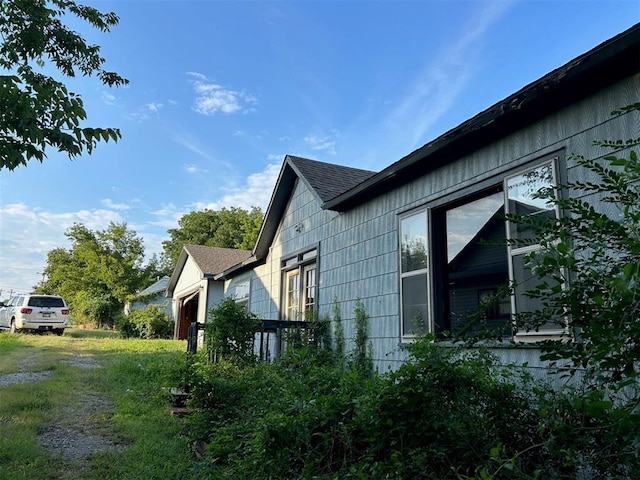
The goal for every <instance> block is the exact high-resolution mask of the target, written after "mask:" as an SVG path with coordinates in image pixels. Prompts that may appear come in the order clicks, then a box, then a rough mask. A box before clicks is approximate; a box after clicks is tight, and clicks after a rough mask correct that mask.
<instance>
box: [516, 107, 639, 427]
mask: <svg viewBox="0 0 640 480" xmlns="http://www.w3.org/2000/svg"><path fill="white" fill-rule="evenodd" d="M638 112H640V103H637V104H634V105H631V106H629V107H626V108H624V109H622V110H620V111H618V112H614V115H623V114H625V115H636V119H637V116H638ZM630 121H632V120H630ZM595 145H596V146H598V147H600V148H602V149H603V150H604V151H605V152H607V153H605V154H604V157H603V158H600V157H599V158H594V159H587V158H585V157H583V156H571V157H570V158H569V161H574V162H576V163H577V164H578V165H580V166H581V167H582V168H584V169H585V170H586V171H587V173H588V175H585V177H584V178H593V180H592V181H576V182H573V183H569V184H567V185H561V186H560V187H558V189H557V191H556V190H554V189H548V190H542V191H540V192H538V196H539V198H542V199H544V200H546V201H548V202H550V203H552V204H555V205H557V206H558V207H559V208H560V209H561V211H562V212H563V213H564V215H563V216H562V217H561V218H560V219H559V220H558V221H555V222H549V221H547V222H544V221H541V220H540V219H534V218H532V217H530V218H526V217H524V218H520V217H515V218H514V219H515V220H516V221H519V222H521V223H524V224H525V225H526V227H528V228H530V229H531V230H532V231H534V232H536V233H537V236H538V238H539V239H540V240H539V241H540V244H541V245H542V247H543V248H542V250H541V251H539V252H534V253H532V254H530V255H529V256H528V261H529V263H530V265H532V266H533V271H534V273H535V274H536V275H537V276H538V277H539V278H540V279H541V281H540V284H539V285H538V286H537V287H536V288H535V289H533V290H531V291H529V292H528V293H527V294H528V295H529V296H530V297H533V298H539V299H540V300H541V302H542V304H543V307H542V308H541V309H539V310H537V311H534V312H528V313H526V314H522V315H520V316H519V317H518V319H517V320H518V323H519V326H520V327H522V328H528V329H535V328H537V326H538V325H541V324H543V323H544V322H549V321H555V322H559V323H561V324H563V325H564V324H565V323H566V324H567V325H568V327H569V328H570V329H571V335H572V339H573V340H574V341H568V342H547V343H545V344H544V345H543V348H544V351H545V355H544V357H543V358H545V359H548V360H551V361H553V362H554V365H556V366H558V367H559V368H560V365H563V367H562V368H561V369H562V370H563V371H565V372H566V373H568V374H569V375H573V374H575V373H576V372H577V371H580V372H581V374H585V375H586V381H587V382H589V388H590V389H594V390H598V389H600V388H607V389H609V391H620V390H627V389H628V387H630V386H632V385H633V386H635V387H637V379H638V376H639V375H640V349H639V348H638V339H640V322H639V321H638V311H639V310H640V262H639V261H638V259H639V258H640V203H639V201H638V199H639V198H640V161H639V160H638V155H637V152H636V151H635V150H633V147H637V146H639V145H640V138H637V139H630V140H626V141H622V140H616V141H603V142H596V143H595ZM594 198H598V199H599V200H600V201H601V202H602V208H599V209H597V210H596V209H595V208H594V207H593V206H591V205H590V203H589V200H591V199H594ZM627 395H628V393H625V396H627ZM636 399H637V401H640V398H639V396H638V395H636ZM639 420H640V418H639Z"/></svg>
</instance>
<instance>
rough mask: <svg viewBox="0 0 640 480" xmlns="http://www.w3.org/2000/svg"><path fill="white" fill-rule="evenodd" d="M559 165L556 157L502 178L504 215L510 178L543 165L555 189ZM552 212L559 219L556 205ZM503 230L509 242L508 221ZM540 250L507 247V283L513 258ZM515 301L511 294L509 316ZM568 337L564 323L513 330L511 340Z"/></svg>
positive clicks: (514, 296) (515, 309) (511, 280)
mask: <svg viewBox="0 0 640 480" xmlns="http://www.w3.org/2000/svg"><path fill="white" fill-rule="evenodd" d="M558 163H559V158H558V157H553V158H551V159H547V160H545V161H542V162H538V163H536V164H535V165H533V166H531V167H529V168H525V169H521V170H518V171H517V172H514V173H512V174H511V175H508V176H506V177H504V180H503V192H504V196H505V201H504V205H505V213H507V214H509V213H512V212H510V211H509V193H508V192H509V189H508V181H509V180H510V179H512V178H515V177H519V176H521V175H523V174H525V173H527V172H531V171H533V170H535V169H537V168H540V167H541V166H543V165H545V164H549V165H551V171H552V177H553V180H552V181H553V186H554V187H557V186H558V185H559V178H558V177H559V175H558V167H559V165H558ZM554 211H555V215H556V218H560V215H561V212H560V209H559V207H558V205H557V204H556V205H554ZM505 228H506V236H507V239H508V240H509V239H510V237H511V232H510V228H509V221H507V222H505ZM541 249H542V247H541V246H540V245H539V244H533V245H526V246H523V247H513V246H512V245H511V244H508V245H507V256H508V258H507V260H508V264H509V281H510V282H511V283H512V284H513V282H514V280H515V279H514V266H513V258H514V257H516V256H520V255H527V254H529V253H532V252H537V251H540V250H541ZM565 287H566V285H564V284H563V285H562V288H563V289H564V288H565ZM516 301H517V297H516V294H515V293H513V294H512V295H511V312H512V313H511V314H512V316H515V315H516V314H517V313H518V312H517V308H516ZM567 335H569V327H568V322H565V326H564V327H558V328H547V329H540V330H538V331H522V330H517V331H516V329H515V328H514V334H513V340H514V341H515V342H518V343H532V342H540V341H544V340H557V339H558V337H561V336H567Z"/></svg>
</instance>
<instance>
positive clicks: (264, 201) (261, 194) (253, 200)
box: [194, 163, 281, 212]
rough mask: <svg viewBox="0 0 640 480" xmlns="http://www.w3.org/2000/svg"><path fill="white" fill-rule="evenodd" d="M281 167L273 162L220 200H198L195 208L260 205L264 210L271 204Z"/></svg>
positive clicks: (214, 208) (218, 208)
mask: <svg viewBox="0 0 640 480" xmlns="http://www.w3.org/2000/svg"><path fill="white" fill-rule="evenodd" d="M280 168H281V164H279V163H271V164H269V165H267V166H266V167H265V169H264V170H262V171H261V172H257V173H254V174H251V175H249V176H248V177H247V180H246V182H245V184H244V185H242V186H239V187H235V188H233V189H230V190H229V191H228V193H226V194H225V195H223V197H222V198H221V199H220V200H217V201H214V202H198V203H196V204H195V205H194V210H204V209H205V208H209V209H211V210H220V209H221V208H223V207H227V208H229V207H240V208H244V209H245V210H249V209H250V208H251V207H260V208H261V209H262V211H263V212H264V211H265V210H266V208H267V206H268V205H269V200H270V199H271V193H272V192H273V188H274V186H275V184H276V180H277V179H278V175H279V174H280Z"/></svg>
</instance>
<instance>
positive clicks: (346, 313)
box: [251, 78, 640, 371]
mask: <svg viewBox="0 0 640 480" xmlns="http://www.w3.org/2000/svg"><path fill="white" fill-rule="evenodd" d="M639 85H640V83H639V82H638V79H637V78H631V79H629V80H628V81H624V82H619V83H617V84H615V85H613V86H611V87H610V88H608V89H607V90H606V91H603V92H601V93H599V94H597V95H594V96H592V97H590V98H588V99H585V100H583V101H581V102H579V103H577V104H575V105H572V106H570V107H568V108H565V109H563V110H562V111H560V112H558V113H557V114H555V115H553V116H551V117H548V118H544V119H542V120H540V121H539V122H537V123H535V124H533V125H531V126H529V127H527V128H525V129H523V130H521V131H519V132H516V133H514V134H512V135H509V136H508V137H506V138H504V139H502V140H501V141H499V142H496V143H494V144H492V145H489V146H487V147H485V148H483V149H481V150H478V151H476V152H474V153H472V154H470V155H468V156H465V157H463V158H459V159H456V160H455V161H452V162H451V163H450V164H448V165H445V166H443V167H441V168H438V169H437V170H435V171H433V172H430V173H429V174H428V175H426V176H424V177H421V178H417V179H415V180H414V181H412V182H410V183H408V184H406V185H404V186H403V187H401V188H398V189H396V190H393V191H391V192H388V193H386V194H385V195H383V196H381V197H379V198H376V199H374V200H372V201H370V202H368V203H366V204H364V205H361V206H358V207H356V208H354V209H352V210H349V211H347V212H344V213H341V214H337V213H335V212H329V211H323V210H322V209H321V208H320V205H319V202H318V199H317V197H316V196H315V195H314V194H313V192H311V191H309V189H308V188H307V187H306V184H305V183H304V182H302V181H299V182H298V183H297V185H296V187H295V189H294V191H293V193H292V195H291V199H290V202H289V205H288V206H287V209H286V212H285V214H284V216H283V218H282V221H281V224H280V226H279V229H278V232H277V234H276V236H275V238H274V241H273V244H272V248H271V251H270V253H269V255H268V257H267V259H266V263H265V264H264V265H261V266H260V267H257V268H256V269H254V271H253V272H252V284H251V309H252V311H254V312H255V313H257V314H258V315H259V316H261V317H262V318H277V315H278V309H279V304H280V282H281V269H280V264H281V260H282V258H285V257H286V256H287V255H290V254H292V253H296V252H299V251H301V250H302V249H305V248H309V247H310V246H313V245H319V257H318V309H319V315H320V317H321V318H328V317H329V315H330V314H331V311H332V308H333V303H334V300H335V301H337V303H338V306H339V308H340V312H341V317H342V319H343V324H344V326H343V328H344V333H345V338H346V339H347V341H348V345H347V348H350V347H349V346H350V344H351V342H352V338H353V337H354V331H353V328H354V321H353V320H354V319H353V317H354V315H353V310H354V307H355V304H356V300H358V299H359V300H360V301H362V303H363V305H364V308H365V311H366V313H367V316H368V325H369V338H370V340H371V342H372V349H373V358H374V361H375V365H376V367H377V368H378V370H380V371H384V370H386V369H387V368H396V367H397V365H398V364H399V362H402V361H404V360H405V359H406V352H405V351H404V350H402V349H401V348H400V347H399V344H400V324H399V311H400V307H399V301H400V298H399V273H398V264H399V258H398V215H399V214H400V213H402V212H406V211H408V210H410V209H412V208H415V207H417V206H421V205H430V204H431V203H433V202H436V203H437V202H442V201H444V200H443V198H454V197H455V196H457V195H462V194H468V193H470V192H471V191H472V190H473V188H475V186H477V185H478V184H480V183H482V182H485V184H487V183H489V184H490V183H499V182H500V181H501V179H502V178H503V177H504V175H505V174H507V173H508V172H514V171H516V170H517V169H521V168H523V167H526V166H527V165H530V164H531V162H535V161H537V160H538V159H540V158H542V157H544V156H547V155H551V154H555V153H558V154H561V155H563V156H566V155H567V154H569V153H577V154H583V155H585V156H588V157H592V156H599V155H602V154H603V152H601V151H600V149H598V148H597V147H594V146H593V141H594V140H602V139H618V138H622V139H627V138H632V137H638V136H640V133H639V132H640V118H639V117H640V116H639V115H638V114H636V113H633V114H627V115H624V116H621V117H615V118H614V117H611V115H610V112H611V111H612V110H615V109H618V108H620V107H622V106H625V105H628V104H631V103H633V102H635V101H638V99H639V98H640V88H639ZM452 160H453V159H452ZM561 167H562V168H566V171H565V172H563V175H564V177H566V179H568V180H589V179H590V177H589V176H588V175H586V173H585V171H584V170H583V169H581V168H579V167H577V166H576V164H575V162H573V161H572V160H567V161H566V162H563V163H562V164H561ZM591 200H593V201H594V202H597V199H596V198H592V199H591ZM607 208H609V207H607ZM496 352H497V353H498V354H499V355H501V356H503V357H504V358H505V359H516V360H518V361H528V362H529V363H530V364H531V365H536V362H537V358H538V357H537V353H536V352H535V351H532V350H531V349H515V350H513V349H505V350H503V349H498V350H496ZM500 352H502V353H500Z"/></svg>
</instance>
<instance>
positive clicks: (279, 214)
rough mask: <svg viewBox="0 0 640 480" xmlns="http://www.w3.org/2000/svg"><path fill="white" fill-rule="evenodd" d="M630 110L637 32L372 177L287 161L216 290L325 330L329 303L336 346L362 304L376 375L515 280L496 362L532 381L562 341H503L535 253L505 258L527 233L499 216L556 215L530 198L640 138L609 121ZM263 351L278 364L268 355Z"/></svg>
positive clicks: (627, 120)
mask: <svg viewBox="0 0 640 480" xmlns="http://www.w3.org/2000/svg"><path fill="white" fill-rule="evenodd" d="M638 101H640V24H637V25H635V26H633V27H631V28H630V29H628V30H627V31H625V32H623V33H621V34H619V35H617V36H616V37H614V38H612V39H610V40H608V41H606V42H604V43H602V44H601V45H599V46H597V47H595V48H594V49H592V50H590V51H589V52H587V53H585V54H583V55H581V56H579V57H577V58H576V59H574V60H572V61H570V62H569V63H567V64H566V65H564V66H562V67H560V68H558V69H556V70H554V71H552V72H550V73H549V74H547V75H545V76H544V77H542V78H540V79H539V80H536V81H534V82H533V83H531V84H529V85H527V86H525V87H524V88H522V89H521V90H519V91H518V92H516V93H514V94H512V95H510V96H509V97H507V98H505V99H504V100H502V101H500V102H498V103H496V104H495V105H493V106H491V107H489V108H488V109H487V110H485V111H483V112H481V113H479V114H477V115H476V116H474V117H473V118H471V119H469V120H467V121H465V122H464V123H462V124H461V125H459V126H457V127H455V128H453V129H452V130H450V131H448V132H446V133H445V134H443V135H441V136H439V137H438V138H436V139H434V140H433V141H431V142H429V143H427V144H426V145H424V146H423V147H421V148H419V149H417V150H415V151H414V152H411V153H410V154H408V155H406V156H405V157H403V158H401V159H399V160H398V161H396V162H395V163H393V164H391V165H389V166H388V167H387V168H385V169H384V170H382V171H380V172H369V171H363V170H358V169H353V168H350V167H345V166H339V165H332V164H328V163H324V162H319V161H315V160H310V159H305V158H300V157H296V156H292V155H287V156H286V157H285V159H284V162H283V165H282V169H281V171H280V175H279V177H278V180H277V183H276V185H275V189H274V191H273V194H272V197H271V201H270V204H269V206H268V209H267V211H266V214H265V218H264V222H263V225H262V228H261V231H260V233H259V237H258V240H257V242H256V245H255V248H254V250H253V252H251V256H250V257H249V256H248V257H247V258H246V259H245V260H244V261H243V262H240V263H238V264H236V265H234V266H232V267H230V268H228V269H227V270H225V271H224V272H222V273H220V274H218V275H217V277H216V279H218V280H220V281H224V291H225V292H227V294H229V295H236V292H243V297H242V298H243V301H244V302H245V303H246V304H247V305H248V307H249V309H250V310H251V311H252V312H254V313H256V314H257V315H259V316H260V317H261V318H264V319H275V320H277V319H282V320H300V319H304V316H305V312H308V311H312V312H314V313H315V314H316V315H318V316H319V317H320V318H322V317H325V316H328V315H330V314H331V311H332V307H333V305H334V303H335V304H337V305H338V307H339V309H340V312H341V317H342V319H343V328H344V333H345V337H346V338H347V340H349V339H351V338H353V335H354V322H353V311H354V306H355V304H356V302H357V301H358V300H359V301H361V302H362V304H363V305H364V308H365V311H366V314H367V316H368V325H369V332H368V336H369V339H370V340H371V344H372V347H373V350H372V354H373V360H374V362H375V365H376V366H377V368H378V369H379V370H381V371H383V370H385V369H386V368H395V367H397V365H399V364H400V362H403V361H404V360H405V359H406V352H405V351H404V350H402V349H401V348H399V347H400V346H401V345H402V344H404V343H407V342H410V341H412V339H413V338H414V337H415V335H416V334H418V333H422V332H433V333H435V334H436V335H440V334H442V333H443V332H445V331H451V330H452V329H455V328H456V326H457V325H459V324H460V322H461V321H463V319H464V318H465V316H467V315H468V314H470V313H472V312H474V311H477V310H478V308H481V307H482V301H483V299H484V298H486V297H487V296H490V295H492V294H493V293H494V292H495V290H496V289H498V288H499V286H500V285H501V284H504V283H506V282H507V281H509V280H517V281H518V282H519V283H520V284H521V285H522V286H521V287H519V288H517V289H516V291H515V293H514V295H512V296H511V298H509V299H508V301H506V302H502V303H500V304H499V305H496V306H494V307H492V311H491V312H489V315H490V316H491V317H492V318H493V320H494V321H495V322H498V323H499V322H500V321H504V322H506V323H505V328H506V330H507V332H508V335H509V337H508V340H509V341H505V342H504V343H503V344H497V345H496V347H495V352H496V353H497V354H498V355H500V356H501V357H502V358H503V359H504V360H505V361H516V362H528V363H529V365H530V366H532V367H533V368H536V366H538V367H539V368H542V366H541V365H540V364H539V363H536V362H538V357H539V355H538V353H539V352H538V350H537V349H536V347H535V342H537V341H539V340H544V339H555V338H559V335H560V334H562V333H564V329H563V328H562V327H559V326H557V325H547V326H543V327H542V328H541V329H540V330H539V331H537V332H526V331H517V332H513V333H511V329H510V325H509V324H508V321H509V318H510V316H511V314H513V313H514V312H519V311H527V310H530V309H532V308H534V307H535V303H534V300H531V299H529V298H528V297H526V296H524V295H523V292H524V291H526V290H527V289H528V285H531V283H530V282H532V281H534V279H533V276H532V274H531V272H530V271H529V270H528V269H527V266H526V264H525V262H524V256H525V254H526V253H527V252H530V251H532V250H535V249H536V248H538V246H537V245H535V244H534V243H533V242H530V243H529V244H527V245H526V246H524V247H523V246H520V247H517V246H510V247H508V246H507V244H506V240H507V238H524V237H526V235H527V232H526V231H522V230H521V229H519V228H518V227H517V226H516V225H507V224H506V223H505V220H504V219H503V214H504V213H510V212H514V211H516V212H524V213H525V214H529V215H548V216H555V215H558V214H559V212H557V211H556V210H555V208H554V207H549V205H546V204H544V203H542V202H541V201H540V200H538V199H536V198H534V197H533V196H532V192H535V191H536V190H538V189H539V188H540V187H543V186H552V185H554V184H557V183H559V182H561V183H565V182H567V181H573V180H577V179H581V178H583V176H584V175H585V171H584V170H582V169H581V167H579V166H578V165H577V164H576V162H575V161H573V160H572V158H571V156H570V155H571V154H582V155H585V156H586V157H590V158H594V157H597V156H599V155H601V154H602V153H603V152H602V151H601V149H598V148H597V147H595V146H593V141H594V140H598V139H627V138H637V137H639V136H640V131H639V129H640V118H639V115H638V113H637V112H627V113H625V114H622V115H619V116H612V115H611V112H612V111H614V110H616V109H619V108H620V107H623V106H626V105H630V104H632V103H635V102H638ZM588 200H589V201H591V202H592V203H593V204H594V205H595V206H596V207H598V206H599V204H598V199H597V198H589V199H588ZM507 227H508V228H507ZM480 240H482V241H480ZM496 242H500V243H501V245H502V246H500V247H496V246H495V245H496ZM489 245H493V247H489ZM184 291H185V292H186V289H185V290H184ZM183 295H187V294H186V293H184V294H183ZM183 298H185V297H183ZM510 340H515V344H516V345H522V346H526V347H527V348H519V347H516V348H513V345H514V343H513V342H511V341H510ZM266 348H267V350H268V351H270V352H271V356H272V358H273V357H274V356H277V355H278V348H279V347H278V342H276V343H274V344H272V345H268V346H266Z"/></svg>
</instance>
